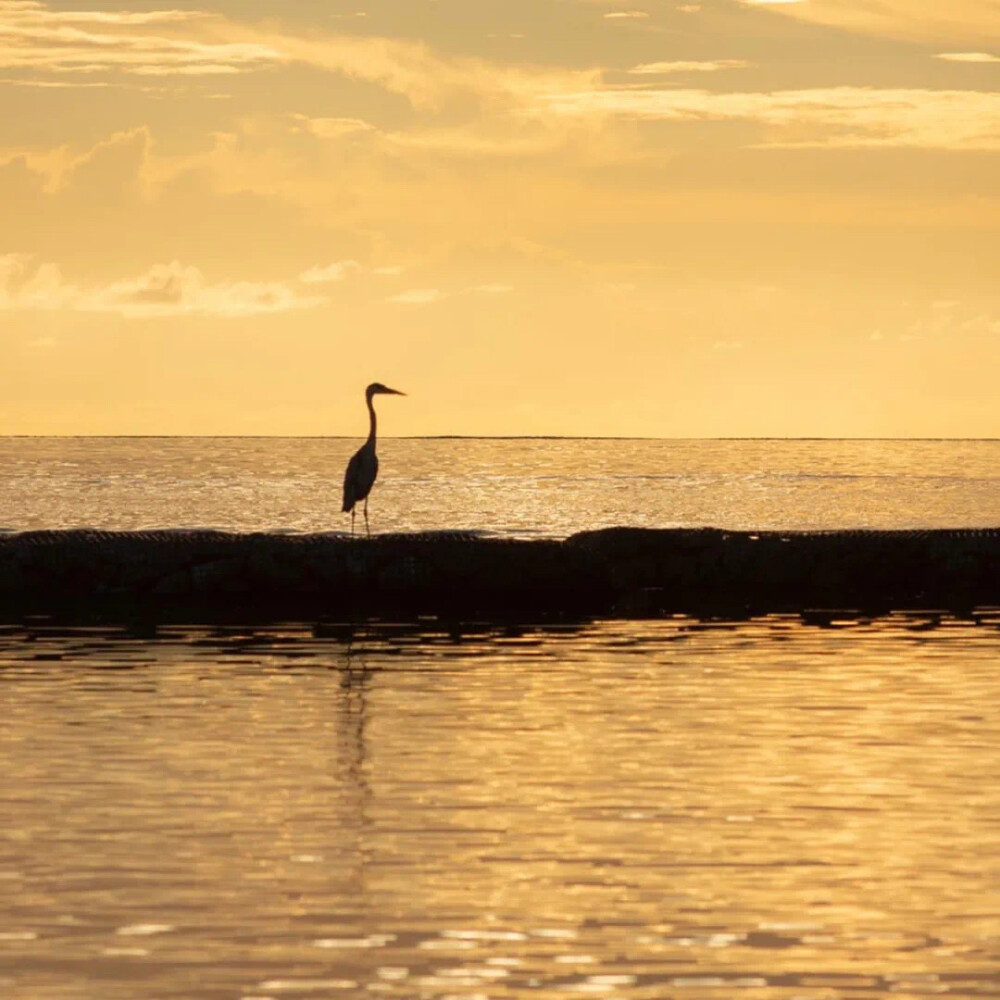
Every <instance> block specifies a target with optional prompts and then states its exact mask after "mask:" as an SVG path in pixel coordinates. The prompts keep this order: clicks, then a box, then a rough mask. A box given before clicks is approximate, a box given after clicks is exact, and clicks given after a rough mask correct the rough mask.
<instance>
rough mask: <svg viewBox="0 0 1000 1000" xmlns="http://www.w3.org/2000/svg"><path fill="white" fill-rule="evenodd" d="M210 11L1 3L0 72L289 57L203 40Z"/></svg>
mask: <svg viewBox="0 0 1000 1000" xmlns="http://www.w3.org/2000/svg"><path fill="white" fill-rule="evenodd" d="M213 19H214V18H213V16H212V15H210V14H207V13H205V12H202V11H179V10H160V11H147V12H143V13H136V12H131V11H98V10H89V11H88V10H83V11H62V10H54V9H52V8H51V7H49V6H48V5H47V4H44V3H40V2H34V0H0V69H4V70H8V71H10V70H14V71H20V72H27V73H34V74H52V75H56V76H65V75H86V76H93V75H95V74H109V73H125V74H132V75H138V76H169V75H180V76H192V75H216V76H217V75H224V74H233V73H241V72H247V71H249V70H255V69H260V68H262V67H264V66H267V65H275V64H277V63H280V62H282V61H283V56H282V55H281V53H279V52H278V51H277V50H275V49H274V48H272V47H270V46H266V45H262V44H257V43H244V42H218V41H212V40H210V39H209V38H205V37H199V36H200V35H202V33H203V32H204V31H205V28H206V26H207V25H210V24H211V22H212V21H213Z"/></svg>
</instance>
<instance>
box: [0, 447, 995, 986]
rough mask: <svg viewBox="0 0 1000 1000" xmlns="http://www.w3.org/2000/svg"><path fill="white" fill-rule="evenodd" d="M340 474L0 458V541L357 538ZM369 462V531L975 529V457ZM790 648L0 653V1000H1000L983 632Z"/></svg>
mask: <svg viewBox="0 0 1000 1000" xmlns="http://www.w3.org/2000/svg"><path fill="white" fill-rule="evenodd" d="M356 446H357V442H356V441H346V440H316V439H312V440H296V441H292V440H271V439H260V440H238V439H237V440H218V439H216V440H191V439H188V440H183V439H179V440H172V439H122V440H112V439H103V440H102V439H98V440H94V439H89V440H88V439H60V440H56V439H0V525H3V526H5V527H6V528H8V529H22V528H28V527H78V526H82V525H91V526H96V527H106V528H138V527H164V526H165V527H178V526H184V525H199V526H214V527H221V528H234V529H244V530H245V529H265V530H274V529H278V530H313V529H329V528H331V527H332V528H337V527H344V526H345V519H344V518H343V516H342V515H340V514H339V487H340V476H341V470H342V468H343V464H344V462H345V461H346V458H347V456H348V455H349V454H350V452H351V451H352V450H353V448H354V447H356ZM380 452H381V456H382V478H381V480H380V482H379V485H378V486H377V487H376V491H375V493H374V495H373V501H372V515H373V517H372V520H373V528H374V529H375V530H414V529H420V528H439V527H449V528H456V527H462V528H474V529H478V530H485V531H493V532H497V533H500V534H511V535H528V534H541V535H554V536H559V535H565V534H568V533H570V532H572V531H574V530H578V529H582V528H590V527H595V526H600V525H605V524H653V525H670V524H705V523H708V524H722V525H730V526H734V527H769V526H771V527H778V526H780V527H815V526H819V527H843V526H859V525H869V526H876V525H877V526H904V525H905V526H911V525H920V526H935V525H956V526H968V525H1000V491H998V490H997V488H996V487H997V479H996V475H997V472H996V470H997V469H998V468H1000V462H998V461H997V460H998V459H1000V445H998V443H996V442H657V441H599V442H580V441H534V440H532V441H500V442H496V441H494V442H487V441H440V440H438V441H411V440H396V441H394V440H387V441H385V442H384V443H383V444H382V445H381V447H380ZM359 544H363V543H359ZM813 620H814V619H812V618H809V619H807V620H800V619H798V618H785V617H772V618H765V619H760V620H755V621H748V622H718V621H714V622H713V621H705V622H700V621H695V620H691V619H683V618H675V619H669V620H663V621H656V622H632V623H624V622H616V621H600V622H588V623H580V624H564V625H558V626H556V625H547V626H544V627H541V626H520V627H512V626H506V627H501V626H496V625H473V624H469V623H464V624H460V623H453V622H439V621H435V620H425V621H421V622H417V623H410V624H406V625H403V624H392V623H387V622H369V623H355V624H353V625H352V624H349V623H335V622H327V623H322V624H321V625H317V624H316V623H308V622H306V623H288V624H286V625H271V626H268V627H263V626H257V627H250V626H247V627H245V628H236V627H232V628H226V629H217V628H213V629H208V628H205V627H200V626H190V627H186V628H184V627H170V628H163V629H160V630H159V631H151V630H149V628H148V627H145V628H136V629H132V630H129V629H120V628H111V627H105V628H92V629H75V630H60V629H58V628H56V627H54V626H53V625H52V624H51V623H46V622H44V621H42V620H37V621H29V622H25V623H23V624H21V625H16V626H9V627H5V628H0V774H2V776H3V778H2V782H0V817H2V822H0V997H2V998H3V1000H263V998H272V1000H285V998H292V1000H295V998H300V997H301V998H307V1000H313V998H326V997H347V998H362V997H378V996H385V997H389V998H397V1000H445V998H455V1000H458V998H462V1000H483V998H486V1000H492V998H522V997H525V998H526V997H543V998H557V997H558V998H566V997H573V996H584V995H592V996H599V997H609V998H619V1000H625V998H628V1000H640V998H641V1000H661V998H666V1000H724V998H733V997H747V998H754V1000H756V998H761V1000H770V998H775V1000H777V998H780V1000H840V998H845V1000H850V998H859V1000H864V998H890V997H891V998H897V997H899V998H916V997H925V996H928V995H943V996H952V997H960V998H965V1000H967V998H973V997H1000V975H998V969H1000V915H998V909H1000V906H998V893H997V886H998V885H1000V791H998V786H997V779H996V776H997V774H998V773H1000V747H998V743H1000V740H998V734H997V722H996V706H997V704H998V703H1000V697H998V696H1000V681H998V679H997V676H998V672H997V665H998V662H1000V658H998V649H1000V612H998V611H990V610H988V609H981V610H980V611H979V612H977V613H976V615H975V616H973V618H971V619H969V620H956V619H952V618H949V617H947V616H941V615H940V614H933V613H930V612H928V613H927V614H914V615H909V616H902V615H898V616H891V617H886V618H882V619H878V620H875V621H865V620H844V621H838V620H837V619H836V618H834V620H833V622H832V627H822V628H821V627H819V626H817V625H814V624H811V622H812V621H813Z"/></svg>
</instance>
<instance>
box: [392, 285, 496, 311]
mask: <svg viewBox="0 0 1000 1000" xmlns="http://www.w3.org/2000/svg"><path fill="white" fill-rule="evenodd" d="M513 290H514V288H513V286H512V285H502V284H486V285H472V286H471V287H469V288H463V289H462V290H460V291H458V292H450V293H449V292H442V291H441V290H440V289H437V288H411V289H410V290H409V291H406V292H400V293H399V294H398V295H390V296H389V297H388V298H387V299H386V302H398V303H400V304H402V305H410V306H427V305H430V304H431V303H432V302H440V301H441V300H442V299H449V298H453V297H454V296H455V295H506V294H507V293H508V292H512V291H513Z"/></svg>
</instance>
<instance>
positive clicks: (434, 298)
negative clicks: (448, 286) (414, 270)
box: [386, 288, 446, 306]
mask: <svg viewBox="0 0 1000 1000" xmlns="http://www.w3.org/2000/svg"><path fill="white" fill-rule="evenodd" d="M445 297H446V296H445V293H444V292H442V291H441V290H440V289H438V288H411V289H409V290H408V291H405V292H400V293H399V294H397V295H390V296H389V297H388V298H387V299H386V302H398V303H400V304H401V305H405V306H427V305H430V304H431V303H432V302H440V300H441V299H443V298H445Z"/></svg>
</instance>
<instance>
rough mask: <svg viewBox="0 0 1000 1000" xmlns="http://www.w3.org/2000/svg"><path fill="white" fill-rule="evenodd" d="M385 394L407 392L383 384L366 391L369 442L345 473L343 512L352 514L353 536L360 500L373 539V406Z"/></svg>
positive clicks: (352, 460)
mask: <svg viewBox="0 0 1000 1000" xmlns="http://www.w3.org/2000/svg"><path fill="white" fill-rule="evenodd" d="M379 393H385V394H386V395H390V396H405V395H406V393H405V392H400V391H399V390H398V389H390V388H388V387H387V386H384V385H382V383H381V382H372V384H371V385H370V386H368V388H367V389H365V402H366V403H367V404H368V416H369V420H370V424H369V430H368V440H367V441H366V442H365V443H364V444H363V445H362V446H361V447H360V448H359V449H358V450H357V451H356V452H355V453H354V454H353V456H351V460H350V461H349V462H348V463H347V471H346V472H345V473H344V506H343V510H344V512H345V513H346V512H347V511H350V512H351V534H352V535H353V534H354V513H355V512H354V505H355V504H356V503H357V502H358V501H359V500H364V502H365V507H364V511H365V534H366V535H368V536H369V537H371V531H370V530H369V529H368V494H369V493H371V490H372V486H373V485H374V483H375V477H376V476H377V475H378V457H377V456H376V454H375V407H374V406H372V396H377V395H378V394H379Z"/></svg>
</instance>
